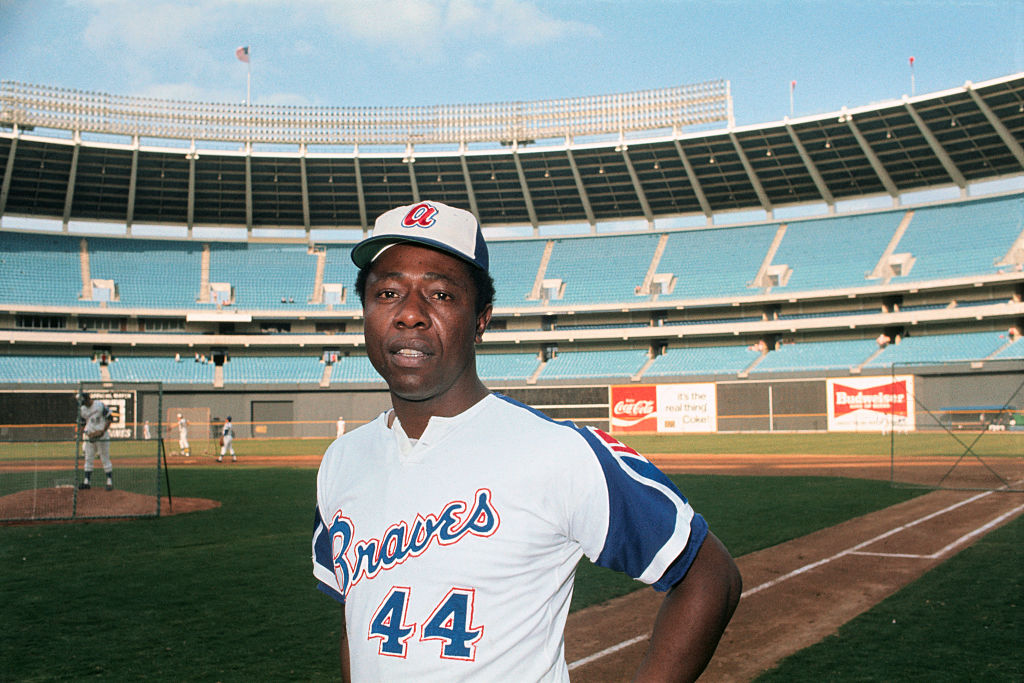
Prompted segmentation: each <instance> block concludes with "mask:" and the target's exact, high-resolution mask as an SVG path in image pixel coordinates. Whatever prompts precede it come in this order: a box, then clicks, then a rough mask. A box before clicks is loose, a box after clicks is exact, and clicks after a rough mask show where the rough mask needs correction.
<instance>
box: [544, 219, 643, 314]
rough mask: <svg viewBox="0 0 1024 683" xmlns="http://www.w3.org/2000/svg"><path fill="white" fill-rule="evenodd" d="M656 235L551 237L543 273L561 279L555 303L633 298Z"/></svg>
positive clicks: (609, 301) (612, 301)
mask: <svg viewBox="0 0 1024 683" xmlns="http://www.w3.org/2000/svg"><path fill="white" fill-rule="evenodd" d="M658 239H659V236H658V235H655V234H643V235H615V236H609V237H589V238H567V239H559V240H555V241H554V249H553V250H552V252H551V260H550V262H549V263H548V267H547V270H546V271H545V273H544V277H545V278H552V279H554V278H557V279H560V280H562V282H564V283H565V292H564V294H563V296H562V298H561V300H560V301H559V302H558V303H563V304H600V303H622V302H635V301H636V300H637V296H636V288H637V287H638V286H639V285H641V284H642V283H643V281H644V275H645V274H646V273H647V268H648V266H649V265H650V263H651V259H652V258H653V257H654V252H655V249H656V248H657V246H658Z"/></svg>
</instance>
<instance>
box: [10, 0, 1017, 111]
mask: <svg viewBox="0 0 1024 683" xmlns="http://www.w3.org/2000/svg"><path fill="white" fill-rule="evenodd" d="M242 45H247V46H249V49H250V54H251V61H250V63H249V65H248V66H247V65H246V64H244V63H243V62H241V61H239V60H238V59H237V58H236V57H235V48H237V47H239V46H242ZM910 57H913V58H914V62H913V67H911V65H910ZM247 69H248V70H251V71H250V73H251V91H250V92H251V94H250V97H251V101H252V103H254V104H277V105H301V106H381V105H383V106H418V105H431V104H452V103H492V102H506V101H524V100H527V101H528V100H545V99H557V98H562V97H576V96H587V95H601V94H608V93H617V92H628V91H633V90H643V89H651V88H662V87H669V86H675V85H685V84H691V83H698V82H702V81H707V80H717V79H725V80H728V81H729V82H730V87H731V93H732V98H733V106H734V116H735V123H736V124H737V125H741V126H742V125H748V124H759V123H767V122H772V121H778V120H781V119H782V118H784V117H785V116H788V115H789V114H790V111H791V110H790V106H791V103H790V96H791V94H792V113H793V115H794V116H796V117H799V116H804V115H814V114H822V113H828V112H833V111H838V110H839V109H841V108H842V107H844V106H847V107H851V108H852V107H858V106H862V105H867V104H871V103H874V102H880V101H885V100H890V99H894V98H899V97H901V96H902V95H904V94H911V93H912V90H913V92H914V93H916V94H918V95H920V94H925V93H930V92H935V91H939V90H944V89H947V88H953V87H959V86H962V85H963V84H964V83H965V82H966V81H972V82H975V83H978V82H981V81H985V80H988V79H992V78H997V77H1000V76H1006V75H1009V74H1013V73H1017V72H1021V71H1024V2H1022V1H1021V0H958V1H953V0H802V1H801V0H791V1H789V2H783V1H781V0H759V1H756V0H650V1H648V2H643V1H640V0H589V1H588V0H575V1H573V0H553V1H551V2H544V1H541V0H374V1H372V2H370V1H367V2H356V1H355V0H351V1H350V0H303V1H302V2H282V1H279V0H247V1H243V0H209V1H206V2H199V1H196V0H175V1H174V2H163V1H162V0H0V79H4V80H13V81H19V82H23V83H32V84H39V85H48V86H58V87H63V88H74V89H79V90H89V91H97V92H103V93H109V94H114V95H132V96H147V97H159V98H169V99H179V100H191V101H203V102H233V103H240V102H245V100H246V78H247ZM793 81H795V82H796V85H795V87H792V88H791V83H792V82H793Z"/></svg>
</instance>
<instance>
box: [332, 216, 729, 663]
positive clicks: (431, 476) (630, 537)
mask: <svg viewBox="0 0 1024 683" xmlns="http://www.w3.org/2000/svg"><path fill="white" fill-rule="evenodd" d="M352 259H353V261H354V262H355V264H356V265H357V266H358V267H359V269H360V271H359V276H358V278H357V280H356V291H357V293H358V294H359V297H360V300H361V302H362V304H363V317H364V335H365V340H366V350H367V355H368V356H369V358H370V361H371V363H372V364H373V366H374V368H375V369H376V370H377V372H379V373H380V374H381V376H382V377H383V378H384V380H385V381H386V382H387V384H388V389H389V392H390V394H391V400H392V406H393V408H392V409H391V410H388V411H386V412H384V413H382V414H381V415H380V416H378V417H377V418H376V419H375V420H372V421H371V422H370V423H368V424H366V425H364V426H361V427H359V428H357V429H354V430H352V431H350V432H349V433H347V434H345V435H344V436H343V437H342V438H340V439H338V440H336V441H335V442H334V443H332V444H331V446H329V447H328V449H327V452H326V453H325V454H324V458H323V461H322V462H321V465H320V471H319V473H318V475H317V488H316V490H317V505H316V515H315V520H314V531H313V539H312V554H313V573H314V576H315V577H316V578H317V580H318V581H319V587H320V589H321V590H322V591H324V592H325V593H327V594H328V595H331V596H332V597H334V598H336V599H337V600H339V601H340V602H342V603H343V604H344V608H343V610H342V626H343V627H342V630H341V668H342V678H343V680H355V681H377V680H423V681H428V680H429V681H441V680H445V681H451V680H472V681H477V680H480V681H485V680H486V681H499V680H500V681H538V680H539V681H566V680H568V678H569V672H568V666H567V664H566V662H565V654H564V634H563V631H564V627H565V621H566V616H567V614H568V611H569V600H570V597H571V595H572V585H573V576H574V573H575V567H576V564H577V562H578V560H579V559H580V558H581V557H582V556H583V555H587V557H589V558H590V559H591V560H592V561H593V562H595V563H596V564H598V565H601V566H604V567H610V568H613V569H616V570H619V571H623V572H626V573H627V574H629V575H631V576H633V577H634V578H637V579H639V580H640V581H643V582H646V583H649V584H651V585H653V586H654V587H655V588H656V589H658V590H662V591H666V592H667V593H666V597H665V599H664V601H663V602H662V606H661V609H660V612H659V614H658V616H657V620H656V623H655V626H654V631H653V633H652V635H651V637H650V643H649V649H648V652H647V654H646V656H645V659H644V661H643V663H642V664H641V669H640V670H639V671H638V672H637V677H638V678H639V679H643V680H693V679H695V678H696V677H697V676H698V675H699V674H700V672H701V671H703V670H704V668H705V667H706V666H707V663H708V661H709V660H710V658H711V655H712V654H713V652H714V650H715V647H716V646H717V644H718V641H719V638H720V637H721V634H722V632H723V631H724V629H725V626H726V624H727V623H728V621H729V619H730V618H731V617H732V613H733V611H734V610H735V608H736V604H737V603H738V601H739V597H740V590H741V580H740V575H739V571H738V570H737V568H736V565H735V563H734V562H733V560H732V557H731V556H730V555H729V552H728V551H727V550H726V549H725V547H724V546H723V544H722V543H721V542H720V541H719V540H718V539H717V537H715V535H714V534H712V533H711V532H710V531H709V530H708V526H707V523H706V522H705V520H704V519H703V518H702V517H701V516H700V515H699V514H697V513H695V512H694V510H693V509H692V508H691V507H690V505H689V504H688V503H687V501H686V499H685V498H684V497H683V496H682V494H681V493H680V492H679V491H678V489H677V488H676V487H675V485H674V484H673V483H672V482H671V480H669V479H668V478H667V477H666V476H665V475H664V474H663V473H661V472H660V471H659V470H657V469H656V468H655V467H654V466H653V465H652V464H651V463H650V462H648V461H647V460H646V459H645V458H643V457H642V456H640V455H639V454H637V453H636V452H635V451H633V450H632V449H631V448H629V447H627V446H625V445H623V444H621V443H619V442H618V441H616V440H615V439H614V438H612V437H611V436H609V435H608V434H605V433H604V432H601V431H600V430H597V429H593V428H581V427H578V426H576V425H574V424H572V423H571V422H556V421H554V420H552V419H550V418H548V417H547V416H545V415H543V414H542V413H540V412H538V411H536V410H534V409H532V408H530V407H528V406H525V405H523V404H520V403H517V402H516V401H513V400H511V399H509V398H507V397H504V396H501V395H498V394H493V393H491V392H490V391H489V390H488V389H487V388H486V387H485V386H484V385H483V383H482V382H481V381H480V379H479V377H478V375H477V370H476V357H475V345H476V343H478V342H479V341H480V340H481V336H482V335H483V332H484V330H485V329H486V327H487V325H488V323H489V322H490V318H491V310H492V302H493V298H494V287H493V282H492V280H491V277H490V275H489V274H488V265H489V264H488V254H487V246H486V244H485V243H484V240H483V236H482V232H481V230H480V227H479V224H478V223H477V220H476V218H475V217H474V216H473V215H472V214H470V213H469V212H467V211H463V210H460V209H455V208H452V207H449V206H446V205H444V204H441V203H439V202H431V201H425V202H420V203H419V204H416V205H413V206H406V207H399V208H397V209H393V210H391V211H388V212H386V213H384V214H383V215H381V216H380V217H379V218H378V219H377V221H376V223H375V226H374V230H373V233H372V234H371V236H370V237H369V238H367V239H365V240H363V241H362V242H361V243H359V244H358V245H356V247H355V248H354V249H353V251H352Z"/></svg>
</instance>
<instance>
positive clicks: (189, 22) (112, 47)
mask: <svg viewBox="0 0 1024 683" xmlns="http://www.w3.org/2000/svg"><path fill="white" fill-rule="evenodd" d="M78 4H87V5H88V6H90V7H92V9H93V13H92V16H91V17H90V19H89V21H88V22H87V23H86V25H85V28H84V30H83V31H82V39H83V41H84V43H85V45H86V47H88V48H90V49H91V50H94V51H96V52H100V53H102V52H107V51H117V52H121V51H124V50H127V51H129V52H144V51H154V50H170V49H181V48H182V47H183V46H188V45H190V44H193V43H194V42H195V36H196V34H197V33H198V32H200V31H201V30H202V28H203V27H205V26H210V25H213V24H214V23H215V22H216V20H217V18H218V17H219V8H220V7H221V5H220V4H219V3H215V4H212V5H202V4H192V5H190V4H187V3H167V2H131V1H128V0H107V1H103V2H89V3H78Z"/></svg>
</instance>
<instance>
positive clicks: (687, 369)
mask: <svg viewBox="0 0 1024 683" xmlns="http://www.w3.org/2000/svg"><path fill="white" fill-rule="evenodd" d="M760 355H761V354H760V352H758V351H752V350H751V349H749V348H748V347H746V346H702V347H697V348H674V347H670V348H669V349H668V350H667V351H666V352H665V353H664V354H663V355H661V356H658V357H657V358H655V359H654V362H653V363H651V366H650V367H649V368H647V370H646V371H645V372H644V374H643V379H655V378H658V377H669V376H691V375H692V376H700V375H724V374H729V375H735V374H738V373H739V372H742V371H743V370H745V369H746V368H747V367H749V366H750V364H751V363H753V362H754V361H755V360H757V358H758V357H759V356H760Z"/></svg>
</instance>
